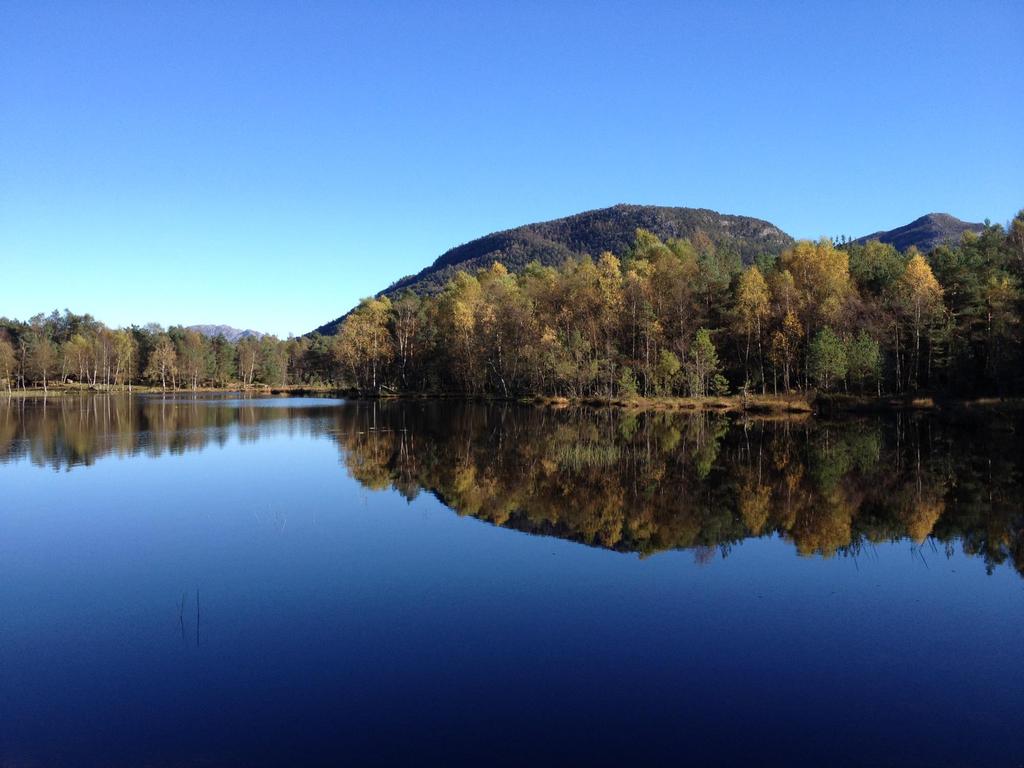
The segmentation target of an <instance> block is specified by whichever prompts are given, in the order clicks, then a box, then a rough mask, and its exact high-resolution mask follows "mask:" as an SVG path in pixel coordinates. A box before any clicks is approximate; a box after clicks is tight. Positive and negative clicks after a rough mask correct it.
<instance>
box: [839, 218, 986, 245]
mask: <svg viewBox="0 0 1024 768" xmlns="http://www.w3.org/2000/svg"><path fill="white" fill-rule="evenodd" d="M984 228H985V225H984V224H980V223H973V222H969V221H962V220H961V219H958V218H957V217H956V216H953V215H951V214H948V213H926V214H925V215H924V216H921V217H920V218H917V219H914V220H913V221H912V222H910V223H909V224H904V225H903V226H902V227H897V228H896V229H889V230H883V231H880V232H875V233H873V234H870V235H865V236H864V237H860V238H857V240H855V241H854V242H857V243H866V242H868V241H869V240H880V241H881V242H883V243H889V244H891V245H892V246H893V247H894V248H896V250H898V251H905V250H907V249H908V248H910V247H911V246H916V247H917V249H918V250H920V251H924V252H928V251H930V250H931V249H932V248H934V247H936V246H937V245H942V244H943V243H947V244H948V243H957V242H959V241H960V238H961V237H962V236H963V233H964V232H981V231H982V230H983V229H984Z"/></svg>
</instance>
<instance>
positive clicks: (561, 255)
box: [317, 205, 793, 334]
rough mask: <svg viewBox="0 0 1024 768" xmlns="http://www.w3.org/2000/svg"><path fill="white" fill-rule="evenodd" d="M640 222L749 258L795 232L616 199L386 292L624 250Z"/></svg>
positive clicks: (455, 254) (500, 239)
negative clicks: (497, 265) (496, 267)
mask: <svg viewBox="0 0 1024 768" xmlns="http://www.w3.org/2000/svg"><path fill="white" fill-rule="evenodd" d="M638 227H642V228H644V229H647V230H650V231H651V232H653V233H654V234H656V235H658V237H660V238H662V239H668V238H671V237H678V238H681V237H693V236H694V235H696V234H697V233H698V232H703V233H704V234H705V235H706V236H707V237H709V238H710V239H711V241H712V242H714V243H715V244H716V245H720V246H721V245H729V246H731V247H733V248H735V249H736V251H737V252H738V253H739V255H740V257H741V258H742V259H743V260H744V262H748V263H749V262H750V261H752V260H753V259H754V257H756V256H758V255H759V254H762V253H771V254H778V253H780V252H781V251H782V250H783V249H785V248H786V247H787V246H789V245H791V244H792V242H793V238H791V237H790V236H789V235H787V234H786V233H785V232H783V231H782V230H781V229H779V228H778V227H776V226H775V225H774V224H771V223H770V222H767V221H763V220H761V219H754V218H751V217H749V216H731V215H727V214H721V213H717V212H715V211H709V210H706V209H703V208H668V207H662V206H655V205H616V206H613V207H611V208H602V209H599V210H596V211H587V212H585V213H578V214H576V215H575V216H567V217H565V218H562V219H554V220H553V221H545V222H540V223H537V224H526V225H524V226H521V227H516V228H515V229H508V230H505V231H503V232H495V233H493V234H490V235H486V236H484V237H481V238H479V239H477V240H473V241H471V242H469V243H465V244H464V245H459V246H457V247H455V248H452V249H451V250H449V251H447V252H446V253H444V254H442V255H441V256H440V257H439V258H438V259H437V260H436V261H435V262H434V263H433V264H431V265H430V266H429V267H427V268H426V269H424V270H422V271H420V272H419V273H417V274H415V275H411V276H408V277H403V278H402V279H401V280H399V281H397V282H395V283H393V284H392V285H390V286H389V287H388V288H386V289H384V290H383V291H381V292H380V294H385V295H395V294H397V293H400V292H402V291H403V290H406V289H411V290H413V291H416V292H417V293H433V292H435V291H438V290H440V289H441V288H442V287H443V286H444V284H445V283H446V282H447V281H448V280H449V279H451V277H452V276H453V275H454V274H455V272H456V271H458V270H460V269H462V270H466V271H470V272H472V271H474V270H476V269H479V268H481V267H489V266H490V265H491V263H492V262H495V261H500V262H501V263H502V264H504V265H505V266H506V267H507V268H508V269H509V270H510V271H513V272H519V271H521V270H522V269H523V268H524V267H525V266H526V265H527V264H529V263H530V262H531V261H539V262H540V263H542V264H545V265H551V266H555V265H558V264H561V263H563V262H564V261H565V260H566V259H568V258H571V257H574V256H581V255H583V254H589V255H591V256H595V257H596V256H598V255H599V254H601V253H602V252H603V251H611V252H612V253H616V254H622V252H623V251H625V250H626V249H627V248H628V247H629V246H630V245H632V243H633V241H634V239H635V236H636V230H637V228H638ZM342 317H344V316H342ZM341 319H342V318H341V317H339V318H337V319H335V320H332V321H331V322H329V323H327V324H325V325H322V326H320V327H319V328H317V331H319V332H320V333H323V334H332V333H334V332H335V330H336V329H337V326H338V323H339V321H340V320H341Z"/></svg>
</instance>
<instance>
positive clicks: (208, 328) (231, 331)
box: [187, 325, 267, 342]
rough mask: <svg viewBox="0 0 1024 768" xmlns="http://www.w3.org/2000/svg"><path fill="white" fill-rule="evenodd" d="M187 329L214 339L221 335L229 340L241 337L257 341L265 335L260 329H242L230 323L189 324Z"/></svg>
mask: <svg viewBox="0 0 1024 768" xmlns="http://www.w3.org/2000/svg"><path fill="white" fill-rule="evenodd" d="M187 329H188V330H190V331H198V332H199V333H201V334H203V336H206V337H207V338H208V339H215V338H217V337H218V336H223V337H224V338H225V339H227V340H228V341H231V342H235V341H241V340H242V339H256V340H257V341H258V340H259V339H262V338H263V337H264V336H266V335H267V334H265V333H261V332H260V331H254V330H252V329H251V328H246V329H245V330H242V329H240V328H235V327H233V326H230V325H190V326H187Z"/></svg>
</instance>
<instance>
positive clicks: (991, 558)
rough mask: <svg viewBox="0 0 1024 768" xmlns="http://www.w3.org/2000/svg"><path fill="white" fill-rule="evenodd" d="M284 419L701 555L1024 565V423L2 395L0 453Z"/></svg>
mask: <svg viewBox="0 0 1024 768" xmlns="http://www.w3.org/2000/svg"><path fill="white" fill-rule="evenodd" d="M1003 426H1004V427H1005V426H1006V425H1003ZM1011 426H1012V425H1011ZM1018 426H1019V425H1018ZM277 430H287V431H289V432H298V433H306V434H311V435H329V436H330V437H331V439H333V440H335V441H336V442H337V443H338V445H339V447H340V448H341V449H342V460H343V461H344V463H345V466H346V467H347V469H348V471H349V473H350V474H351V475H352V476H353V477H354V478H356V479H357V480H358V481H359V482H360V483H362V484H363V485H364V486H366V487H368V488H372V489H386V488H394V489H396V490H398V491H399V492H400V493H402V494H403V495H405V496H406V497H407V498H412V497H414V496H415V495H416V494H418V493H419V492H420V491H421V490H427V491H428V492H430V493H432V494H434V495H436V496H437V497H438V498H439V499H440V500H441V501H442V502H443V503H444V504H445V505H447V506H448V507H450V508H451V509H453V510H454V511H456V512H458V513H459V514H461V515H471V516H473V517H476V518H479V519H481V520H484V521H487V522H489V523H492V524H494V525H499V526H503V527H507V528H514V529H517V530H521V531H525V532H529V533H536V534H545V535H552V536H558V537H560V538H564V539H569V540H572V541H578V542H581V543H584V544H588V545H591V546H598V547H604V548H607V549H613V550H617V551H622V552H638V553H641V554H650V553H654V552H658V551H662V550H667V549H680V548H692V549H694V550H696V552H697V554H698V556H700V557H706V556H709V555H710V554H711V553H713V552H714V551H715V550H716V549H718V550H721V551H722V552H727V551H728V549H729V548H730V547H731V546H732V545H733V544H735V543H738V542H741V541H742V540H744V539H745V538H749V537H756V536H766V535H778V536H781V537H783V538H785V539H787V540H789V541H791V542H793V544H794V546H795V547H796V549H797V551H798V552H800V553H801V554H813V553H818V554H822V555H825V556H829V555H833V554H835V553H837V552H839V553H842V554H847V555H851V556H856V555H857V554H859V553H860V552H861V551H863V550H864V549H865V548H869V547H870V546H871V545H872V544H873V543H876V542H883V541H897V540H900V539H909V540H911V541H912V542H914V544H915V546H916V545H919V544H922V543H924V542H926V541H927V542H928V543H929V545H930V546H935V547H938V548H947V549H948V548H951V547H952V546H953V545H954V543H955V542H956V541H957V540H958V539H959V540H960V541H961V542H962V546H963V548H964V550H965V551H966V552H968V553H971V554H976V555H978V556H980V557H982V558H983V559H984V560H985V562H986V563H987V564H988V565H989V567H993V566H995V565H996V564H999V563H1002V562H1004V561H1007V560H1009V561H1011V562H1012V563H1013V564H1014V567H1015V568H1016V569H1017V570H1018V571H1020V572H1021V573H1022V574H1024V511H1022V508H1021V504H1020V499H1021V496H1022V491H1024V450H1022V448H1024V446H1022V445H1021V443H1022V441H1021V439H1020V438H1019V437H1017V435H1018V434H1020V431H1019V430H1016V431H1014V430H1011V429H1005V428H1003V429H989V428H988V425H985V424H976V425H975V426H973V427H965V426H957V425H954V424H950V423H945V422H942V421H939V420H936V419H933V418H931V417H924V416H920V417H918V416H915V417H909V418H908V417H907V416H904V415H899V416H896V417H893V418H887V419H880V420H877V421H873V420H866V421H856V422H843V423H822V422H817V421H813V420H806V421H800V422H795V421H754V422H747V423H743V422H732V421H731V420H730V418H729V417H726V416H721V415H715V414H678V413H676V414H667V413H661V414H658V413H656V414H630V413H616V412H612V411H599V412H592V411H586V410H572V409H567V410H561V411H557V410H548V409H539V408H528V407H515V406H507V405H503V406H485V405H474V404H465V403H452V402H443V401H441V402H439V401H410V402H383V403H358V402H352V403H345V404H342V405H332V404H330V403H328V402H324V403H320V402H317V401H315V400H313V401H305V402H301V403H300V402H296V401H294V400H291V401H287V400H286V401H279V400H251V401H245V400H239V401H216V400H214V401H207V402H203V401H194V400H174V399H163V398H158V397H152V398H149V397H142V398H139V397H136V398H135V399H134V400H128V399H126V398H119V397H92V398H80V399H57V400H51V401H50V402H49V403H47V404H46V406H45V407H44V406H43V405H42V403H40V402H36V401H28V402H26V401H5V400H0V462H4V461H10V460H14V459H20V458H26V457H27V458H29V459H31V460H32V461H33V462H35V463H37V464H39V465H42V466H52V467H54V468H62V467H72V466H75V465H81V464H91V463H93V462H94V461H95V460H96V459H97V457H99V456H102V455H104V454H108V453H116V454H118V455H130V454H136V453H145V454H149V455H160V454H162V453H164V452H171V453H182V452H185V451H188V450H201V449H203V448H204V447H206V446H208V445H209V444H211V443H215V444H223V443H225V442H226V441H227V440H228V439H229V437H230V436H231V435H233V434H237V435H238V436H239V437H240V438H241V439H245V440H256V439H258V438H259V437H260V436H262V435H266V434H269V433H271V432H274V431H277ZM928 551H929V550H925V552H926V553H927V552H928ZM929 556H930V555H929Z"/></svg>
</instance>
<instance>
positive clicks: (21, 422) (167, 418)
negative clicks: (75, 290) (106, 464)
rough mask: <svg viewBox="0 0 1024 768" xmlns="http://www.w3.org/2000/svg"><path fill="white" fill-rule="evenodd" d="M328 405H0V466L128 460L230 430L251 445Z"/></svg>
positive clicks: (211, 439)
mask: <svg viewBox="0 0 1024 768" xmlns="http://www.w3.org/2000/svg"><path fill="white" fill-rule="evenodd" d="M327 410H329V409H328V408H324V407H320V408H301V409H298V408H293V407H285V406H280V407H276V406H273V405H268V404H267V402H266V401H261V402H260V403H259V405H246V404H245V403H244V402H243V403H242V404H238V402H237V401H235V402H230V401H228V402H224V401H216V400H211V401H208V402H201V401H196V400H178V399H174V398H162V397H134V398H129V397H125V396H120V395H111V396H94V397H75V398H67V397H65V398H51V399H48V400H45V401H44V400H30V399H20V400H8V399H4V400H0V462H3V461H9V460H12V459H18V458H23V457H26V458H28V459H30V460H31V461H32V462H33V463H34V464H38V465H39V466H50V467H52V468H54V469H70V468H71V467H74V466H79V465H91V464H93V463H94V462H95V461H96V460H97V459H98V458H100V457H102V456H105V455H107V454H114V455H118V456H130V455H133V454H139V453H142V454H146V455H150V456H160V455H162V454H164V453H174V454H180V453H185V452H186V451H199V450H202V449H204V448H206V447H207V446H208V445H209V444H210V443H214V444H217V445H223V444H224V443H225V442H226V441H227V440H228V439H229V437H230V435H231V434H232V433H233V431H234V433H235V434H237V436H238V438H239V439H240V440H248V441H252V440H257V439H259V437H260V435H262V434H264V433H265V432H266V430H267V429H268V428H270V427H271V426H274V425H285V426H286V425H288V424H289V423H290V422H291V423H295V424H299V425H302V427H303V428H308V427H309V425H310V424H311V421H310V418H311V416H316V415H318V414H322V413H324V412H326V411H327Z"/></svg>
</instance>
